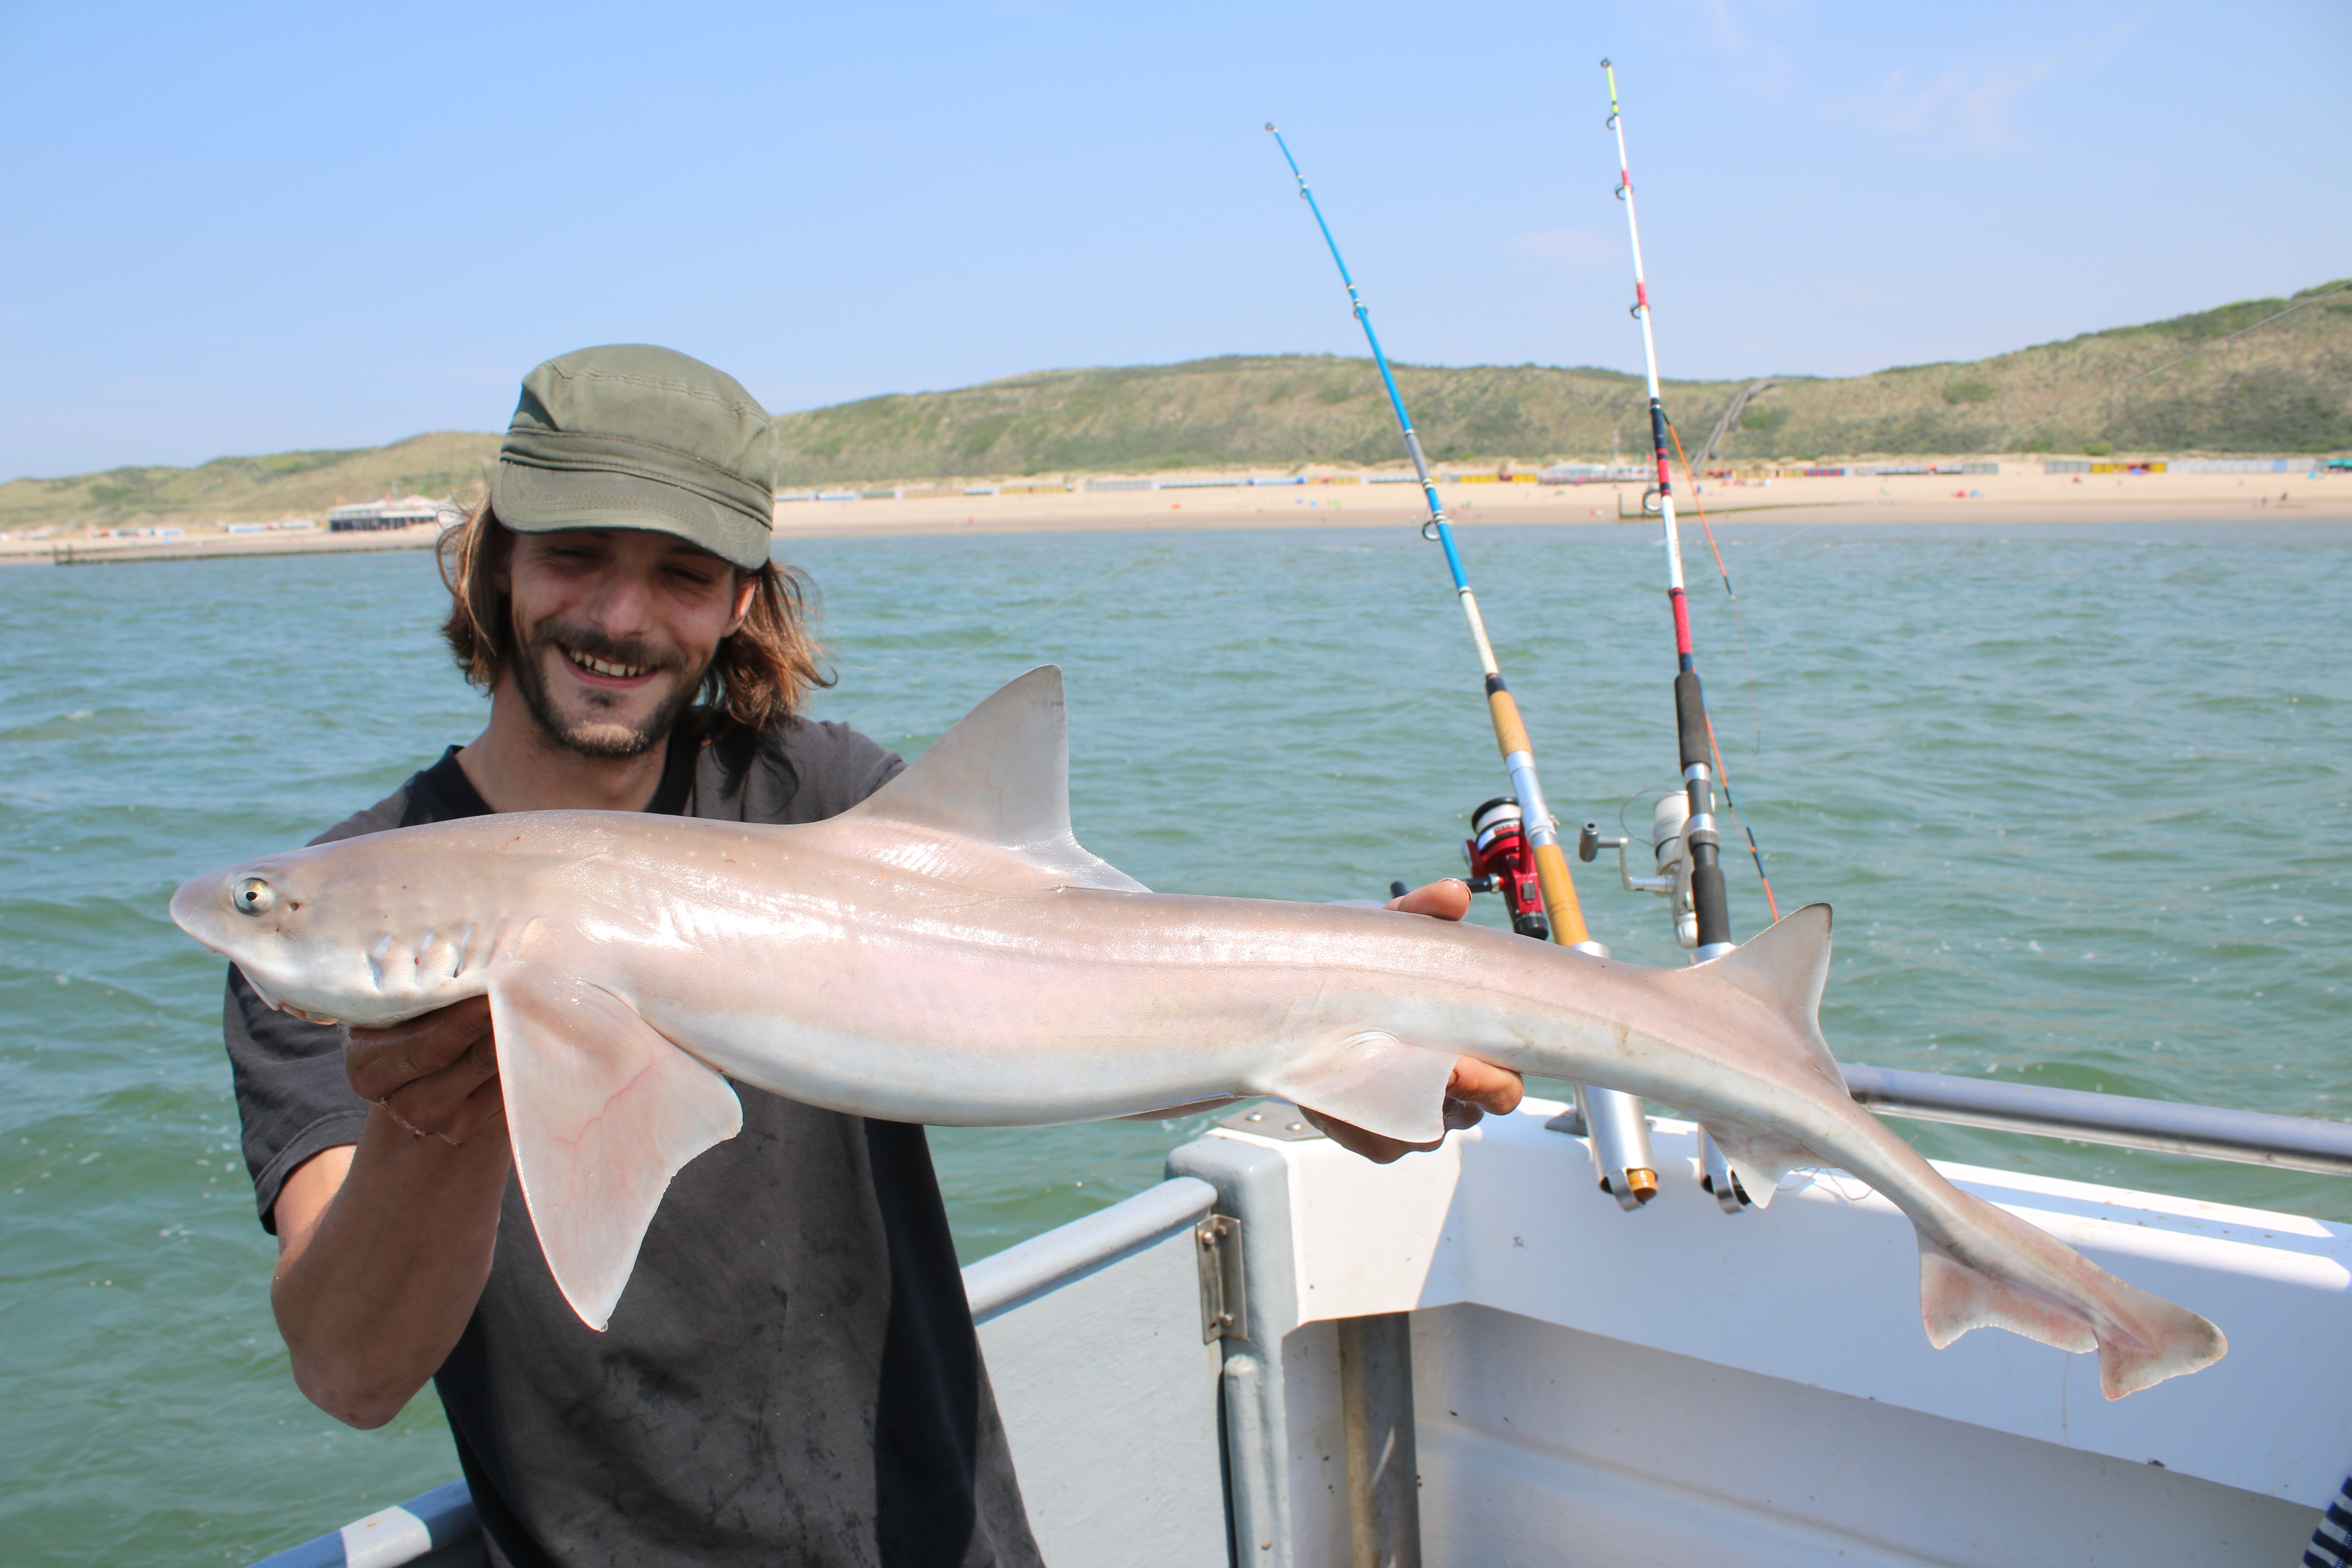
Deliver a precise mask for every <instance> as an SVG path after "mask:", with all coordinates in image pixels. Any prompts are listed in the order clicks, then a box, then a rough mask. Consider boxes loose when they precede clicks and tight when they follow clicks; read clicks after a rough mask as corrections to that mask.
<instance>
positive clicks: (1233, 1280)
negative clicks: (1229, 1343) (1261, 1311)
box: [1192, 1214, 1249, 1344]
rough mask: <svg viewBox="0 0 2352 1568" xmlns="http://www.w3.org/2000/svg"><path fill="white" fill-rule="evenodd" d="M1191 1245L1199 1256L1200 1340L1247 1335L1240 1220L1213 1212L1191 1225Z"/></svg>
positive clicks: (1243, 1336)
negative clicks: (1196, 1223) (1198, 1222)
mask: <svg viewBox="0 0 2352 1568" xmlns="http://www.w3.org/2000/svg"><path fill="white" fill-rule="evenodd" d="M1192 1245H1193V1247H1195V1248H1196V1249H1198V1251H1199V1253H1200V1258H1201V1342H1202V1344H1207V1343H1208V1342H1210V1341H1212V1340H1223V1339H1234V1340H1245V1339H1247V1338H1249V1305H1248V1301H1247V1299H1246V1296H1245V1282H1244V1278H1243V1275H1242V1222H1241V1221H1239V1220H1237V1219H1235V1218H1234V1216H1233V1215H1229V1214H1213V1215H1209V1217H1208V1218H1206V1219H1204V1220H1202V1222H1201V1223H1200V1224H1198V1225H1196V1226H1193V1227H1192Z"/></svg>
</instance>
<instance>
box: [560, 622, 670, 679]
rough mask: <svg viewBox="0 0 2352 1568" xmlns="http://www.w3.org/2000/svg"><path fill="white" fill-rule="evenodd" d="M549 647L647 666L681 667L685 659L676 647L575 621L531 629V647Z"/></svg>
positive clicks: (609, 660)
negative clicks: (656, 644)
mask: <svg viewBox="0 0 2352 1568" xmlns="http://www.w3.org/2000/svg"><path fill="white" fill-rule="evenodd" d="M545 647H562V648H563V649H564V650H565V651H567V652H570V653H575V654H585V655H587V656H588V657H589V658H601V659H604V660H605V661H606V662H608V663H611V664H633V665H636V666H639V667H641V668H646V669H682V668H685V666H686V659H685V657H684V656H683V655H681V654H680V653H679V652H678V651H677V649H676V648H670V649H667V650H664V649H660V648H656V647H654V646H653V645H652V644H651V643H648V642H646V641H644V640H642V639H640V638H636V637H626V638H623V637H606V636H605V635H604V633H602V632H600V631H598V630H596V629H595V628H594V627H593V626H581V625H578V624H577V623H575V622H572V621H557V620H547V621H541V623H540V624H539V625H538V626H534V627H533V628H532V629H531V636H530V650H531V652H532V653H533V654H537V653H538V652H539V651H540V650H541V649H542V648H545Z"/></svg>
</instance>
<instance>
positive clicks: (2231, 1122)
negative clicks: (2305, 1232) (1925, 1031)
mask: <svg viewBox="0 0 2352 1568" xmlns="http://www.w3.org/2000/svg"><path fill="white" fill-rule="evenodd" d="M1845 1082H1846V1088H1847V1089H1848V1090H1849V1091H1850V1092H1851V1093H1852V1094H1853V1097H1854V1099H1856V1100H1860V1101H1861V1102H1862V1103H1863V1104H1864V1105H1867V1106H1868V1107H1870V1108H1871V1109H1872V1110H1875V1111H1877V1112H1878V1113H1879V1114H1881V1115H1883V1116H1902V1117H1907V1118H1909V1119H1910V1120H1912V1121H1942V1122H1948V1123H1951V1124H1953V1125H1956V1126H1961V1127H1986V1128H1992V1129H1995V1130H1997V1131H2003V1132H2030V1133H2032V1134H2034V1135H2036V1136H2038V1137H2043V1138H2064V1139H2068V1140H2070V1141H2072V1142H2077V1143H2099V1144H2104V1145H2106V1146H2108V1147H2110V1148H2116V1149H2138V1150H2143V1151H2146V1152H2151V1153H2158V1154H2189V1155H2194V1156H2196V1157H2197V1158H2199V1159H2204V1160H2230V1161H2234V1162H2237V1163H2241V1164H2247V1165H2273V1166H2276V1167H2277V1168H2278V1169H2280V1170H2282V1171H2315V1172H2318V1173H2321V1174H2323V1175H2330V1176H2352V1124H2347V1123H2345V1122H2341V1121H2314V1120H2312V1119H2310V1118H2307V1117H2302V1116H2271V1115H2266V1114H2264V1113H2263V1112H2261V1111H2256V1110H2219V1109H2217V1108H2215V1107H2213V1106H2210V1105H2180V1104H2176V1103H2174V1102H2173V1101H2171V1100H2135V1099H2133V1098H2131V1097H2130V1096H2128V1095H2121V1094H2094V1093H2091V1092H2089V1091H2088V1090H2085V1089H2045V1088H2042V1086H2040V1085H2037V1084H2024V1083H1999V1082H1996V1081H1994V1080H1992V1079H1976V1078H1952V1077H1948V1076H1947V1075H1945V1074H1943V1073H1933V1072H1903V1071H1900V1070H1898V1069H1896V1068H1871V1067H1853V1066H1849V1067H1847V1068H1846V1069H1845Z"/></svg>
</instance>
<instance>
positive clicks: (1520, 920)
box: [1462, 795, 1658, 1209]
mask: <svg viewBox="0 0 2352 1568" xmlns="http://www.w3.org/2000/svg"><path fill="white" fill-rule="evenodd" d="M1462 855H1463V858H1465V859H1466V860H1468V861H1469V862H1470V890H1471V891H1472V892H1474V893H1500V894H1502V895H1503V902H1504V904H1505V906H1506V907H1507V908H1508V909H1509V910H1510V911H1511V929H1512V930H1513V931H1517V932H1518V933H1519V934H1520V935H1521V936H1529V937H1533V938H1535V939H1536V940H1537V941H1538V942H1549V941H1550V940H1551V920H1550V918H1549V916H1548V915H1546V914H1545V912H1544V902H1543V882H1542V879H1541V878H1540V877H1539V876H1538V874H1537V871H1536V852H1535V846H1533V845H1532V844H1530V843H1528V833H1527V817H1526V814H1525V813H1524V812H1522V811H1521V810H1520V809H1519V803H1518V800H1517V797H1516V796H1513V795H1497V796H1496V798H1495V799H1493V800H1490V801H1488V802H1486V804H1485V805H1481V806H1480V807H1479V808H1478V809H1477V810H1475V811H1474V812H1472V813H1471V814H1470V837H1469V839H1468V840H1467V841H1466V842H1465V843H1464V845H1463V846H1462ZM1587 858H1588V859H1589V858H1591V857H1589V856H1588V857H1587ZM1578 945H1579V946H1580V947H1581V948H1583V949H1584V950H1585V951H1587V952H1591V953H1592V954H1593V955H1594V956H1595V957H1599V958H1606V957H1608V956H1609V950H1608V949H1607V948H1605V947H1603V946H1601V944H1600V943H1599V942H1581V943H1579V944H1578ZM1551 1125H1553V1126H1556V1127H1559V1129H1560V1130H1561V1131H1566V1132H1569V1133H1570V1134H1571V1135H1573V1136H1575V1137H1579V1138H1589V1139H1590V1140H1591V1146H1592V1163H1593V1165H1594V1166H1595V1167H1596V1169H1597V1170H1598V1172H1599V1173H1600V1178H1601V1191H1602V1192H1604V1193H1607V1194H1609V1195H1610V1196H1611V1197H1612V1198H1614V1199H1616V1200H1617V1205H1618V1206H1619V1207H1620V1208H1624V1209H1637V1208H1640V1207H1641V1206H1642V1205H1643V1204H1646V1203H1648V1202H1649V1201H1650V1200H1651V1199H1652V1198H1654V1197H1656V1196H1657V1195H1658V1175H1657V1168H1658V1163H1657V1161H1656V1160H1655V1159H1654V1157H1653V1156H1652V1155H1651V1153H1650V1124H1649V1122H1648V1121H1646V1120H1645V1119H1644V1118H1643V1115H1642V1102H1641V1100H1640V1099H1639V1098H1638V1097H1636V1096H1634V1095H1630V1094H1626V1093H1624V1092H1622V1090H1618V1089H1593V1088H1590V1087H1587V1086H1585V1085H1583V1084H1579V1085H1577V1086H1576V1104H1575V1106H1574V1108H1573V1109H1572V1110H1570V1111H1569V1112H1568V1113H1567V1114H1566V1115H1564V1116H1562V1117H1560V1118H1559V1119H1557V1120H1556V1121H1554V1122H1553V1123H1551Z"/></svg>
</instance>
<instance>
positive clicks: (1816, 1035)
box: [1683, 904, 1846, 1208]
mask: <svg viewBox="0 0 2352 1568" xmlns="http://www.w3.org/2000/svg"><path fill="white" fill-rule="evenodd" d="M1683 973H1685V975H1686V976H1688V978H1689V980H1690V981H1691V983H1692V984H1699V985H1728V986H1730V987H1732V988H1733V989H1734V990H1737V991H1741V992H1744V993H1746V994H1748V996H1751V997H1753V998H1754V999H1755V1000H1757V1001H1759V1002H1761V1003H1763V1004H1764V1005H1766V1006H1767V1007H1768V1008H1769V1009H1770V1010H1771V1011H1772V1012H1773V1013H1774V1014H1775V1015H1776V1016H1778V1017H1779V1019H1780V1022H1781V1023H1782V1024H1783V1025H1785V1026H1786V1028H1785V1031H1784V1032H1783V1035H1782V1039H1783V1041H1784V1043H1786V1044H1788V1045H1789V1046H1790V1048H1791V1049H1793V1051H1794V1052H1795V1055H1796V1059H1797V1061H1798V1063H1799V1065H1800V1066H1801V1068H1802V1069H1803V1070H1804V1071H1806V1072H1808V1073H1810V1074H1811V1075H1812V1076H1813V1077H1815V1078H1817V1079H1820V1080H1821V1081H1822V1086H1823V1087H1824V1088H1825V1089H1830V1090H1832V1091H1833V1092H1835V1093H1836V1094H1838V1095H1839V1096H1840V1097H1843V1095H1844V1094H1845V1092H1846V1087H1845V1074H1844V1073H1843V1071H1841V1070H1840V1069H1839V1068H1838V1065H1837V1058H1835V1057H1833V1056H1832V1055H1831V1054H1830V1043H1829V1042H1828V1041H1827V1040H1825V1039H1823V1038H1822V1019H1821V1013H1822V988H1823V987H1824V986H1826V985H1827V984H1829V975H1830V907H1829V905H1827V904H1808V905H1806V906H1805V907H1804V908H1803V909H1801V910H1792V911H1790V913H1788V914H1786V915H1783V916H1781V917H1780V919H1779V920H1778V921H1774V922H1773V923H1772V924H1770V925H1769V926H1767V927H1765V928H1764V929H1763V930H1762V931H1758V932H1757V933H1756V934H1755V935H1754V936H1752V937H1750V938H1749V939H1748V941H1746V942H1742V943H1741V944H1740V945H1739V946H1738V947H1736V948H1733V949H1732V950H1731V951H1730V952H1727V953H1725V954H1724V955H1723V956H1722V957H1721V958H1716V959H1710V960H1708V961H1707V962H1706V963H1701V964H1696V965H1694V966H1693V967H1692V968H1690V969H1687V970H1685V971H1684V972H1683ZM1706 1130H1707V1131H1708V1133H1709V1134H1710V1135H1711V1136H1712V1137H1713V1138H1714V1139H1715V1142H1716V1146H1717V1148H1719V1149H1721V1150H1722V1151H1723V1157H1724V1159H1725V1160H1727V1162H1729V1163H1730V1165H1731V1170H1732V1173H1733V1174H1734V1175H1736V1176H1738V1178H1739V1184H1740V1187H1741V1188H1742V1189H1743V1190H1744V1191H1745V1192H1746V1193H1747V1194H1748V1198H1749V1199H1750V1200H1751V1201H1752V1202H1753V1203H1754V1204H1755V1205H1756V1206H1757V1207H1759V1208H1768V1207H1769V1206H1770V1205H1771V1203H1772V1194H1773V1193H1774V1192H1775V1191H1776V1190H1777V1189H1778V1188H1779V1186H1780V1178H1781V1177H1782V1176H1784V1175H1786V1174H1788V1173H1789V1172H1790V1171H1792V1170H1796V1169H1800V1168H1801V1167H1804V1166H1809V1165H1818V1164H1820V1163H1822V1162H1821V1159H1820V1157H1819V1156H1818V1155H1816V1154H1814V1153H1813V1152H1811V1151H1810V1150H1807V1149H1805V1148H1803V1147H1801V1146H1800V1145H1798V1144H1795V1143H1791V1142H1787V1141H1786V1140H1782V1139H1776V1138H1774V1137H1772V1136H1771V1135H1770V1134H1769V1133H1768V1132H1766V1131H1762V1130H1760V1129H1757V1128H1750V1127H1745V1126H1740V1125H1737V1124H1734V1123H1729V1122H1724V1123H1722V1124H1719V1125H1718V1123H1717V1121H1709V1122H1708V1123H1707V1125H1706Z"/></svg>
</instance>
